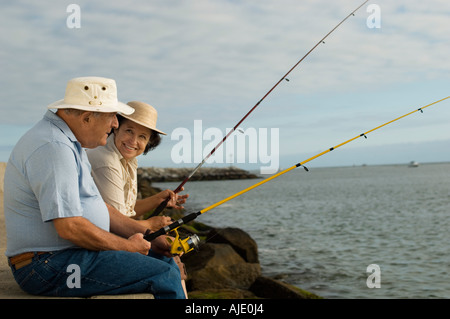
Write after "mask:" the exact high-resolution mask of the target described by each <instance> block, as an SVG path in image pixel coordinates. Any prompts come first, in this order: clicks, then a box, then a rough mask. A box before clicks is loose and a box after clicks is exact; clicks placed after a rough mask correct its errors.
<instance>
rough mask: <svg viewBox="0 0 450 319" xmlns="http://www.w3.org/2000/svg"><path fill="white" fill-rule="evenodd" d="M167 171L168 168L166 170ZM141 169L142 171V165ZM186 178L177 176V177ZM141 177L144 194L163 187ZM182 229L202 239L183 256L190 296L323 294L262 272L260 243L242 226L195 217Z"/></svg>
mask: <svg viewBox="0 0 450 319" xmlns="http://www.w3.org/2000/svg"><path fill="white" fill-rule="evenodd" d="M168 171H169V170H168V169H165V172H168ZM140 173H141V174H142V173H143V170H142V169H140ZM240 173H242V172H240ZM241 175H242V174H241ZM177 176H180V175H177ZM183 178H184V177H181V178H180V177H178V179H177V181H180V180H182V179H183ZM221 179H222V178H221ZM138 180H139V181H140V182H139V191H140V195H141V196H142V197H143V198H145V197H147V196H151V195H152V194H155V193H157V192H159V191H160V189H158V188H154V187H152V186H151V179H150V178H149V177H148V176H140V178H139V179H138ZM184 214H185V212H184V211H183V210H175V209H170V208H169V209H168V208H166V209H165V210H164V211H163V215H166V216H171V217H172V219H174V220H177V219H179V218H181V217H182V216H184ZM179 233H180V238H186V237H187V236H190V235H192V234H196V235H197V236H199V237H200V240H201V242H200V245H199V248H198V250H194V251H191V252H189V253H188V254H186V255H184V256H182V257H181V260H182V261H183V263H184V264H185V265H186V270H187V274H188V277H187V280H186V287H187V290H188V294H189V298H190V299H252V298H267V299H317V298H320V297H319V296H317V295H315V294H313V293H310V292H308V291H305V290H302V289H300V288H297V287H295V286H292V285H289V284H287V283H285V282H282V281H280V280H276V279H274V278H269V277H266V276H263V275H262V271H261V265H260V263H259V257H258V246H257V243H256V242H255V241H254V240H253V239H252V238H251V237H250V235H249V234H247V233H246V232H245V231H243V230H242V229H239V228H216V227H211V226H208V225H205V224H203V223H201V222H198V221H197V220H194V221H192V222H190V223H188V224H186V225H183V226H182V227H180V228H179Z"/></svg>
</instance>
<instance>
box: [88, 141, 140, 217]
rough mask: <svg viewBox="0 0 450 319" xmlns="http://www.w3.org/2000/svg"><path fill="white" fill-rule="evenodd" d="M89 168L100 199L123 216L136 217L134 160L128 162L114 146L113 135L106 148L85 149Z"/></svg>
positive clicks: (135, 165)
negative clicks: (90, 167)
mask: <svg viewBox="0 0 450 319" xmlns="http://www.w3.org/2000/svg"><path fill="white" fill-rule="evenodd" d="M86 153H87V155H88V158H89V162H90V163H91V166H92V171H91V174H92V177H93V178H94V181H95V184H96V185H97V187H98V189H99V191H100V194H101V195H102V197H103V200H104V201H105V202H107V203H108V204H110V205H111V206H113V207H115V208H116V209H118V210H119V211H120V212H121V213H122V214H124V215H126V216H129V217H132V216H135V215H136V212H135V211H134V205H135V204H136V199H137V167H138V163H137V160H136V158H134V159H132V160H130V161H127V160H126V159H125V158H123V156H122V154H120V152H119V150H118V149H117V147H116V145H115V144H114V134H111V135H110V136H109V137H108V140H107V143H106V145H105V146H99V147H97V148H94V149H89V150H86Z"/></svg>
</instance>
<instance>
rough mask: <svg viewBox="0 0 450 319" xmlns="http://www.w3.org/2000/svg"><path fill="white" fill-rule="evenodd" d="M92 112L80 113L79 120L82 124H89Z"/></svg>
mask: <svg viewBox="0 0 450 319" xmlns="http://www.w3.org/2000/svg"><path fill="white" fill-rule="evenodd" d="M92 116H93V113H92V112H90V111H86V112H83V113H82V114H81V122H82V123H83V124H89V123H90V122H91V121H92Z"/></svg>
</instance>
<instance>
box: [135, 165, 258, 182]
mask: <svg viewBox="0 0 450 319" xmlns="http://www.w3.org/2000/svg"><path fill="white" fill-rule="evenodd" d="M192 170H193V168H161V167H146V168H142V167H141V168H139V169H138V175H139V176H140V177H141V178H144V179H148V180H149V181H151V182H181V181H183V180H184V179H185V178H186V177H187V176H189V174H190V173H191V172H192ZM249 178H258V176H257V175H255V174H252V173H250V172H248V171H246V170H243V169H240V168H237V167H233V166H230V167H223V168H217V167H201V168H199V169H198V170H197V171H196V172H195V174H194V175H193V176H192V177H191V178H190V181H208V180H230V179H249Z"/></svg>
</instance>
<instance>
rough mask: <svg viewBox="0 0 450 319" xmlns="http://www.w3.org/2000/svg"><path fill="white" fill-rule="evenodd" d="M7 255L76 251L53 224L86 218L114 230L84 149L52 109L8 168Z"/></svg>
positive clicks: (13, 155)
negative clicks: (78, 217)
mask: <svg viewBox="0 0 450 319" xmlns="http://www.w3.org/2000/svg"><path fill="white" fill-rule="evenodd" d="M4 183H5V184H4V210H5V222H6V235H7V249H6V256H8V257H11V256H15V255H17V254H20V253H23V252H30V251H55V250H61V249H65V248H69V247H76V245H75V244H73V243H72V242H70V241H68V240H65V239H63V238H61V237H59V235H58V233H57V232H56V229H55V227H54V225H53V222H52V220H53V219H55V218H64V217H73V216H83V217H84V218H86V219H88V220H89V221H91V222H92V223H93V224H95V225H96V226H98V227H100V228H102V229H104V230H107V231H109V213H108V209H107V207H106V205H105V202H104V201H103V199H102V197H101V195H100V193H99V191H98V189H97V186H96V185H95V183H94V180H93V179H92V176H91V166H90V164H89V161H88V158H87V155H86V152H85V150H84V149H83V148H82V147H81V144H80V143H79V142H78V141H77V139H76V138H75V135H74V134H73V133H72V131H71V130H70V128H69V127H68V126H67V124H66V122H64V121H63V120H62V119H61V118H60V117H59V116H58V115H56V114H55V113H54V112H52V111H47V113H46V114H45V116H44V118H43V119H42V120H41V121H39V122H38V123H37V124H36V125H35V126H34V127H33V128H31V129H30V130H29V131H28V132H27V133H25V135H24V136H23V137H22V138H21V139H20V140H19V142H18V143H17V144H16V146H15V147H14V149H13V151H12V153H11V156H10V158H9V161H8V164H7V166H6V170H5V179H4Z"/></svg>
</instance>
